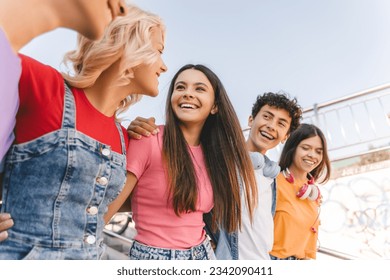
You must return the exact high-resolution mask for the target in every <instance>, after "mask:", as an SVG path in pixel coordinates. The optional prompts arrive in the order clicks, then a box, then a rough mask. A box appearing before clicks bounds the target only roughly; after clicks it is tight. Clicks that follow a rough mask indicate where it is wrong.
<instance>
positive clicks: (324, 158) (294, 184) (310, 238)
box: [270, 124, 330, 260]
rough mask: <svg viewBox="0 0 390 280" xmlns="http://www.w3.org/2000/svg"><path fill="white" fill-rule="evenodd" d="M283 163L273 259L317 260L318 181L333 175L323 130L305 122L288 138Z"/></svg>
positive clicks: (319, 192)
mask: <svg viewBox="0 0 390 280" xmlns="http://www.w3.org/2000/svg"><path fill="white" fill-rule="evenodd" d="M279 165H280V167H281V170H282V172H281V173H280V174H279V175H278V177H277V203H276V213H275V216H274V245H273V249H272V251H271V252H270V255H271V259H273V260H301V259H315V258H316V251H317V238H318V225H319V214H320V203H321V198H322V196H321V191H320V188H319V187H318V186H317V185H316V182H317V181H319V182H320V183H325V182H326V181H328V180H329V177H330V161H329V157H328V153H327V144H326V139H325V136H324V134H323V133H322V131H321V130H320V129H319V128H318V127H316V126H314V125H312V124H302V125H301V126H300V127H299V128H298V129H297V130H295V131H294V132H293V133H292V134H291V136H290V137H289V139H288V140H287V141H286V144H285V146H284V148H283V151H282V154H281V156H280V163H279Z"/></svg>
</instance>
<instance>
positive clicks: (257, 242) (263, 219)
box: [128, 92, 302, 260]
mask: <svg viewBox="0 0 390 280" xmlns="http://www.w3.org/2000/svg"><path fill="white" fill-rule="evenodd" d="M301 118H302V110H301V107H300V106H299V105H298V104H297V100H296V99H289V98H288V96H287V95H286V94H282V93H272V92H269V93H265V94H263V95H260V96H258V97H257V99H256V102H255V103H254V105H253V107H252V113H251V116H250V117H249V120H248V126H249V127H250V131H249V136H248V139H247V141H246V147H247V150H248V152H249V153H250V155H251V159H252V163H253V167H254V169H255V173H256V180H257V187H258V206H257V208H256V209H255V212H254V215H253V217H254V221H253V223H251V222H250V219H249V214H248V212H247V209H246V203H245V201H244V200H242V202H241V203H242V205H243V210H242V226H241V230H239V231H237V232H233V233H229V234H228V233H227V232H226V231H224V230H223V229H218V230H215V231H214V230H212V229H211V227H210V226H209V224H210V221H211V218H212V217H211V215H212V213H209V214H207V215H205V216H204V220H205V223H206V230H207V232H208V234H209V236H210V237H211V239H212V241H213V242H214V244H215V246H216V248H215V253H216V257H217V259H234V260H237V259H240V260H255V259H256V260H259V259H265V260H269V259H270V256H269V252H270V251H271V250H272V246H273V234H274V226H273V215H274V213H275V203H276V183H275V178H276V176H277V175H278V174H279V171H280V168H279V166H278V164H277V163H276V162H273V161H271V160H270V159H268V157H267V156H266V155H265V154H266V152H267V151H268V150H270V149H272V148H274V147H276V146H277V145H278V144H279V143H283V142H284V141H286V140H287V138H288V137H289V135H290V133H291V132H293V131H294V130H295V129H296V128H297V127H298V126H299V124H300V120H301ZM128 130H129V135H130V136H131V137H133V138H140V137H141V135H144V136H149V135H150V134H151V133H152V134H155V133H157V131H156V126H155V125H154V119H153V118H150V119H143V118H139V117H138V118H137V119H136V120H134V121H133V122H132V123H131V125H130V126H129V129H128Z"/></svg>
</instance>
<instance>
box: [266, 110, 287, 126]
mask: <svg viewBox="0 0 390 280" xmlns="http://www.w3.org/2000/svg"><path fill="white" fill-rule="evenodd" d="M264 112H265V113H267V114H270V115H271V116H273V117H275V115H274V114H273V113H271V112H270V111H264ZM279 120H280V121H282V122H285V123H288V120H286V119H283V118H280V119H279Z"/></svg>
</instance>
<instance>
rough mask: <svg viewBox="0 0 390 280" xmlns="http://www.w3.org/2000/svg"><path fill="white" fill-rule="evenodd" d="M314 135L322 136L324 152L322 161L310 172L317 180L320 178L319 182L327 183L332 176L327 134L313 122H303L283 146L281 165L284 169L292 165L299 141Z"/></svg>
mask: <svg viewBox="0 0 390 280" xmlns="http://www.w3.org/2000/svg"><path fill="white" fill-rule="evenodd" d="M314 136H318V137H320V139H321V142H322V150H323V154H322V161H321V163H320V164H319V165H318V166H317V167H316V168H314V169H313V170H312V171H311V172H310V174H311V175H312V176H313V177H314V179H315V180H316V181H317V179H320V181H319V183H325V182H327V181H328V180H329V178H330V160H329V156H328V145H327V143H326V138H325V135H324V134H323V133H322V131H321V129H319V128H318V127H317V126H315V125H313V124H307V123H303V124H301V125H300V126H299V127H298V128H297V129H296V130H295V131H294V132H293V133H291V135H290V137H289V138H288V139H287V141H286V144H285V145H284V147H283V150H282V154H281V155H280V160H279V165H280V168H281V169H282V170H285V169H286V168H288V167H290V165H291V164H292V163H293V160H294V155H295V151H296V150H297V147H298V146H299V143H301V142H302V141H303V140H305V139H307V138H311V137H314ZM308 179H310V178H308Z"/></svg>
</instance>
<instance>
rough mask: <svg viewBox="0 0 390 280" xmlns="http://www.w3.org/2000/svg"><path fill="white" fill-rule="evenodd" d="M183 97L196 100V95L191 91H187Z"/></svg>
mask: <svg viewBox="0 0 390 280" xmlns="http://www.w3.org/2000/svg"><path fill="white" fill-rule="evenodd" d="M183 97H184V98H191V99H192V98H194V95H193V94H192V92H191V91H190V90H186V91H185V92H184V94H183Z"/></svg>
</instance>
